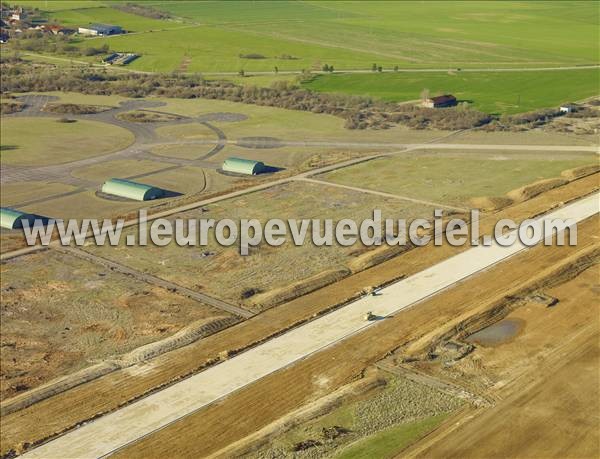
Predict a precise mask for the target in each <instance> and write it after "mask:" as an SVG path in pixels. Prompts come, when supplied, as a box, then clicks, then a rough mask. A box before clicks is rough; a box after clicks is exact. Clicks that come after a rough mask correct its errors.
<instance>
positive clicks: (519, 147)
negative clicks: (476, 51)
mask: <svg viewBox="0 0 600 459" xmlns="http://www.w3.org/2000/svg"><path fill="white" fill-rule="evenodd" d="M444 137H447V136H444ZM437 140H440V139H433V140H431V141H430V142H427V143H422V144H398V145H403V149H402V150H399V151H393V152H387V153H377V154H374V155H368V156H361V157H359V158H353V159H350V160H348V161H342V162H339V163H335V164H332V165H329V166H324V167H321V168H317V169H312V170H310V171H307V172H302V173H300V174H297V175H294V176H291V177H286V178H282V179H278V180H273V181H270V182H265V183H261V184H259V185H255V186H251V187H248V188H244V189H241V190H236V191H232V192H230V193H225V194H221V195H219V196H216V197H213V198H208V199H203V200H199V201H196V202H193V203H190V204H185V205H182V206H176V207H172V208H170V209H168V210H165V211H162V212H157V213H155V214H151V215H149V216H148V220H149V221H151V220H154V219H157V218H164V217H168V216H171V215H173V214H177V213H180V212H186V211H188V210H193V209H197V208H198V207H202V206H205V205H208V204H214V203H216V202H220V201H225V200H227V199H231V198H236V197H239V196H243V195H246V194H249V193H255V192H257V191H261V190H265V189H268V188H272V187H274V186H278V185H283V184H285V183H289V182H291V181H294V180H298V179H304V178H308V177H311V176H315V175H319V174H324V173H326V172H331V171H334V170H337V169H341V168H344V167H348V166H352V165H355V164H359V163H362V162H366V161H370V160H373V159H376V158H381V157H388V156H393V155H396V154H399V153H407V152H409V151H414V150H421V149H427V148H432V146H433V147H435V148H443V149H458V150H461V149H462V150H527V151H581V152H595V153H597V152H598V151H599V150H598V149H599V147H598V146H587V145H582V146H563V145H478V144H443V143H434V142H436V141H437ZM333 144H336V142H331V145H333ZM365 145H375V144H365ZM113 155H114V154H113ZM52 167H57V166H52ZM138 223H139V222H138V220H137V219H132V220H128V221H126V222H125V224H124V227H128V226H134V225H137V224H138ZM51 245H52V246H56V245H58V243H57V242H53V243H51ZM36 250H39V248H37V247H25V248H22V249H17V250H14V251H10V252H5V253H3V254H1V255H0V260H7V259H9V258H14V257H18V256H21V255H26V254H28V253H32V252H35V251H36Z"/></svg>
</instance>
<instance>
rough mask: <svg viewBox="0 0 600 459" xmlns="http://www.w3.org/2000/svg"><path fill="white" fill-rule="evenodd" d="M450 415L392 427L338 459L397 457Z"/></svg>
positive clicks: (341, 454) (355, 444) (346, 451)
mask: <svg viewBox="0 0 600 459" xmlns="http://www.w3.org/2000/svg"><path fill="white" fill-rule="evenodd" d="M447 417H448V415H444V414H440V415H437V416H431V417H429V418H426V419H421V420H419V421H413V422H408V423H406V424H400V425H398V426H394V427H390V428H388V429H386V430H383V431H381V432H378V433H376V434H374V435H372V436H370V437H367V438H365V439H364V440H360V441H358V442H356V443H354V444H352V445H349V446H348V447H346V448H345V449H343V450H342V451H341V452H340V454H338V455H337V456H335V457H336V459H370V458H372V457H378V458H381V459H384V458H392V457H395V456H396V454H397V453H398V452H399V451H401V450H402V449H404V448H406V447H407V446H409V445H410V444H412V443H414V442H416V441H417V440H418V439H420V438H421V437H423V436H424V435H426V434H427V433H429V432H431V431H432V430H433V429H435V428H436V427H437V426H438V425H440V423H441V422H442V421H443V420H444V419H446V418H447Z"/></svg>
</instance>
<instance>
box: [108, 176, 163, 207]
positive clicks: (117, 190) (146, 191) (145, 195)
mask: <svg viewBox="0 0 600 459" xmlns="http://www.w3.org/2000/svg"><path fill="white" fill-rule="evenodd" d="M102 192H103V193H106V194H111V195H113V196H119V197H121V198H127V199H133V200H135V201H150V200H152V199H157V198H161V197H163V196H164V194H165V192H164V190H161V189H160V188H156V187H154V186H152V185H145V184H144V183H137V182H132V181H131V180H125V179H118V178H111V179H109V180H107V181H106V182H104V185H102Z"/></svg>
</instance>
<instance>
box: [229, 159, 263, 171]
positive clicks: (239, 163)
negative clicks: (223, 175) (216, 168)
mask: <svg viewBox="0 0 600 459" xmlns="http://www.w3.org/2000/svg"><path fill="white" fill-rule="evenodd" d="M222 169H223V170H224V171H225V172H233V173H234V174H244V175H257V174H262V173H263V172H266V171H267V168H266V166H265V164H264V163H263V162H261V161H254V160H252V159H243V158H227V159H226V160H225V162H224V163H223V167H222Z"/></svg>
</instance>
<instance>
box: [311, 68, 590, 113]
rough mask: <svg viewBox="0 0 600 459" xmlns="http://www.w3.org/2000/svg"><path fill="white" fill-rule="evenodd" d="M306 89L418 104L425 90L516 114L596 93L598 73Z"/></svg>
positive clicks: (410, 77) (399, 76)
mask: <svg viewBox="0 0 600 459" xmlns="http://www.w3.org/2000/svg"><path fill="white" fill-rule="evenodd" d="M304 86H305V87H306V88H308V89H311V90H314V91H321V92H332V93H340V94H354V95H362V96H371V97H374V98H378V99H383V100H387V101H393V102H402V101H409V100H417V99H419V98H420V94H421V92H422V91H423V90H424V89H428V90H429V93H430V94H431V95H439V94H448V93H450V94H453V95H455V96H456V98H457V99H459V100H465V101H468V102H469V104H470V105H472V106H473V107H475V108H477V109H479V110H481V111H484V112H487V113H519V112H526V111H530V110H535V109H538V108H547V107H557V106H558V105H559V104H561V103H564V102H571V101H576V100H579V99H584V98H587V97H590V96H594V95H598V94H600V69H579V70H563V71H552V72H544V71H529V72H444V73H431V72H423V73H376V74H340V75H319V76H317V77H315V78H314V79H313V80H312V81H310V82H307V83H305V84H304ZM549 88H552V89H551V90H550V89H549Z"/></svg>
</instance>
